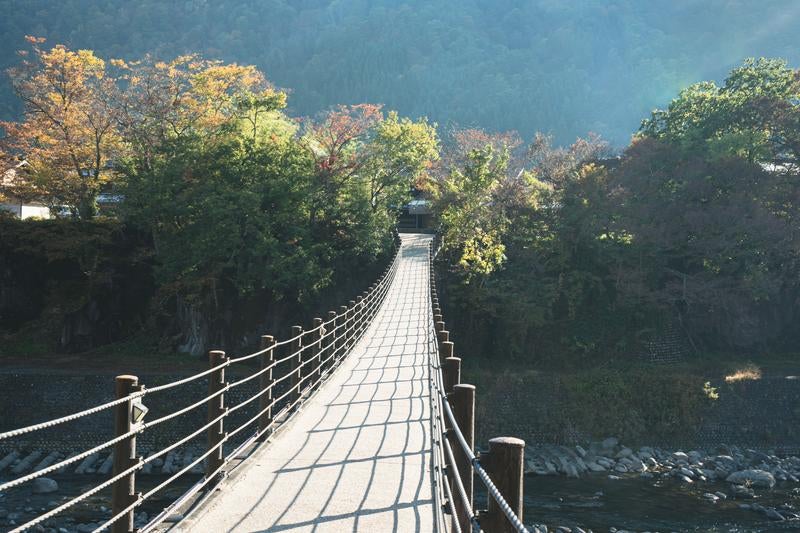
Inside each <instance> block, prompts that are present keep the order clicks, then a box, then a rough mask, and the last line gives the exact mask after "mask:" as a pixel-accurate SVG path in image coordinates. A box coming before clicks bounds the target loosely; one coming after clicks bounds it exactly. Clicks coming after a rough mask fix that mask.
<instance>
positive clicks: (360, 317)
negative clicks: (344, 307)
mask: <svg viewBox="0 0 800 533" xmlns="http://www.w3.org/2000/svg"><path fill="white" fill-rule="evenodd" d="M365 309H366V307H365V306H364V297H363V296H356V316H355V323H356V327H355V328H354V329H353V344H355V343H356V340H358V338H359V337H360V336H361V331H362V328H363V327H364V310H365Z"/></svg>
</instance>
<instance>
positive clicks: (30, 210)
mask: <svg viewBox="0 0 800 533" xmlns="http://www.w3.org/2000/svg"><path fill="white" fill-rule="evenodd" d="M27 165H28V162H27V161H20V162H19V163H17V164H16V165H15V166H14V167H12V168H9V169H8V170H6V171H5V172H3V174H2V176H1V177H0V209H2V210H3V211H10V212H12V213H14V215H15V216H16V217H17V218H20V219H23V220H24V219H26V218H33V217H37V218H50V208H49V207H48V206H47V205H45V204H44V203H41V202H37V201H25V200H22V199H21V198H19V197H17V196H15V195H14V194H13V193H12V192H10V191H11V190H12V189H13V186H14V183H15V182H16V181H17V179H18V175H19V173H20V172H24V171H25V167H26V166H27Z"/></svg>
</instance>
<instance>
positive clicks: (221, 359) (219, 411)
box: [206, 350, 228, 479]
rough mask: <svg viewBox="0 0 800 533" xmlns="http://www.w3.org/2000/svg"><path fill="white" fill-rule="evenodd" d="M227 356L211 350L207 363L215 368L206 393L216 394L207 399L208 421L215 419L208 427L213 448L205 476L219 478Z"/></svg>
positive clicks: (209, 444) (223, 459) (222, 448)
mask: <svg viewBox="0 0 800 533" xmlns="http://www.w3.org/2000/svg"><path fill="white" fill-rule="evenodd" d="M227 360H228V358H227V357H226V356H225V352H223V351H220V350H212V351H210V352H208V364H209V366H210V367H211V368H214V369H216V370H215V371H214V372H212V373H211V374H210V375H209V376H208V395H209V397H210V396H213V395H214V394H217V393H219V394H218V395H217V396H215V397H214V398H212V399H211V400H209V401H208V422H209V423H211V421H212V420H216V419H217V418H219V420H217V421H216V422H214V423H213V424H212V425H211V426H210V427H209V428H208V449H209V450H214V451H213V452H211V453H210V455H209V456H208V458H207V459H206V477H207V478H214V477H216V478H217V479H219V478H220V477H222V472H221V471H219V470H220V469H221V468H222V465H223V464H224V463H225V449H224V447H223V443H224V441H225V417H224V416H223V415H224V414H225V394H224V393H220V391H221V390H222V389H224V388H225V367H224V366H223V365H224V364H225V363H226V362H227Z"/></svg>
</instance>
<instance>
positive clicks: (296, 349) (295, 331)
mask: <svg viewBox="0 0 800 533" xmlns="http://www.w3.org/2000/svg"><path fill="white" fill-rule="evenodd" d="M295 337H297V338H295ZM289 338H290V339H294V340H293V341H292V342H290V343H289V354H293V353H294V354H297V355H295V356H294V357H292V358H291V360H290V362H291V363H292V369H291V372H292V377H291V378H290V380H291V382H292V393H291V394H290V395H289V405H294V406H295V408H296V407H297V403H298V400H300V378H301V375H300V373H301V371H302V369H301V368H300V365H301V364H302V362H303V354H302V353H300V349H301V348H302V347H303V326H292V332H291V337H289Z"/></svg>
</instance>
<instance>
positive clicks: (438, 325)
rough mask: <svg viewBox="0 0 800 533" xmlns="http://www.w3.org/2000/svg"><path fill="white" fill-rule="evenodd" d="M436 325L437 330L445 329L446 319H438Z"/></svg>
mask: <svg viewBox="0 0 800 533" xmlns="http://www.w3.org/2000/svg"><path fill="white" fill-rule="evenodd" d="M434 326H435V327H436V331H444V321H442V320H437V321H436V323H435V324H434Z"/></svg>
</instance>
